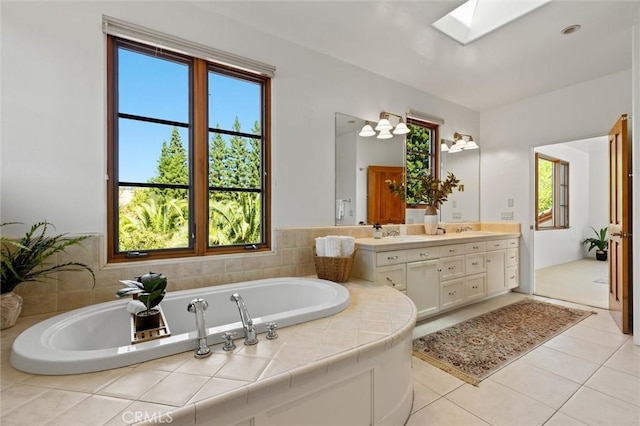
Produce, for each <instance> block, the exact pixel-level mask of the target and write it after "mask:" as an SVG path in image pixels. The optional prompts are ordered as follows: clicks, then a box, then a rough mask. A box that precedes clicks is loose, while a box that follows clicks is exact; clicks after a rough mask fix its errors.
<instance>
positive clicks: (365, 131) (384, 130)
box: [358, 111, 410, 139]
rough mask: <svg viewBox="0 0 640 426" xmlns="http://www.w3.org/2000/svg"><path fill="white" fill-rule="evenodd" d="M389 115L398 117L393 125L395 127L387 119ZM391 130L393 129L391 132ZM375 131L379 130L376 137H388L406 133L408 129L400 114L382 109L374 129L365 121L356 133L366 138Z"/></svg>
mask: <svg viewBox="0 0 640 426" xmlns="http://www.w3.org/2000/svg"><path fill="white" fill-rule="evenodd" d="M391 116H393V117H398V124H397V125H396V126H395V129H394V127H393V124H391V122H390V121H389V117H391ZM391 130H393V132H392V131H391ZM376 131H378V132H380V133H378V136H377V138H378V139H390V138H392V137H393V135H406V134H407V133H409V131H410V130H409V128H408V127H407V125H406V124H405V123H404V119H403V118H402V116H401V115H398V114H393V113H391V112H386V111H382V112H381V113H380V121H378V124H377V125H376V127H375V130H374V128H373V127H372V126H371V123H369V122H368V121H365V123H364V126H363V127H362V130H360V133H358V135H360V136H362V137H365V138H368V137H369V136H373V135H375V134H376ZM392 133H393V134H392Z"/></svg>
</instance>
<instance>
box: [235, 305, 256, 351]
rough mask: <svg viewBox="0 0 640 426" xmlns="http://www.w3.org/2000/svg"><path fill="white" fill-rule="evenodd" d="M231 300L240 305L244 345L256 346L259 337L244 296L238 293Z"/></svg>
mask: <svg viewBox="0 0 640 426" xmlns="http://www.w3.org/2000/svg"><path fill="white" fill-rule="evenodd" d="M230 300H231V301H232V302H236V304H237V305H238V311H240V320H241V321H242V327H243V328H244V344H245V345H255V344H256V343H258V337H257V332H256V328H255V327H254V326H253V320H252V319H251V317H250V316H249V311H248V310H247V305H245V304H244V300H242V296H240V295H239V294H238V293H233V294H232V295H231V299H230Z"/></svg>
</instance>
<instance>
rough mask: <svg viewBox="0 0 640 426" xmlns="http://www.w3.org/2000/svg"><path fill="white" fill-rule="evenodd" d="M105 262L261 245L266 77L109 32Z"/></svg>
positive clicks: (265, 233)
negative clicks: (115, 35) (106, 236)
mask: <svg viewBox="0 0 640 426" xmlns="http://www.w3.org/2000/svg"><path fill="white" fill-rule="evenodd" d="M107 63H108V68H109V78H108V92H109V97H108V103H109V105H108V110H109V120H108V151H109V152H108V162H109V163H108V171H109V184H108V198H109V207H110V208H109V209H108V227H109V230H108V231H109V232H108V249H109V260H110V261H124V260H127V259H150V258H168V257H180V256H194V255H205V254H214V253H234V252H242V251H245V250H261V249H268V248H269V244H270V238H269V235H270V222H269V217H268V214H267V212H268V211H269V193H268V190H269V170H268V167H269V158H270V157H269V139H268V135H269V128H268V127H269V89H270V79H269V77H267V76H263V75H258V74H254V73H250V72H246V71H241V70H238V69H233V68H230V67H227V66H224V65H221V64H217V63H213V62H211V61H206V60H204V59H200V58H196V57H190V56H186V55H183V54H178V53H173V52H171V51H167V50H165V49H159V48H156V47H151V46H147V45H144V44H140V43H136V42H132V41H128V40H124V39H120V38H117V37H112V36H109V37H108V58H107Z"/></svg>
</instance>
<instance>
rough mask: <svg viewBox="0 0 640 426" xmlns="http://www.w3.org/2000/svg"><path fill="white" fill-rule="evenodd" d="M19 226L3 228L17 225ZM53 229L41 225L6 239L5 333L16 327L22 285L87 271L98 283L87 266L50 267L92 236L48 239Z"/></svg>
mask: <svg viewBox="0 0 640 426" xmlns="http://www.w3.org/2000/svg"><path fill="white" fill-rule="evenodd" d="M15 224H18V222H8V223H2V224H0V227H4V226H5V225H15ZM49 227H52V228H54V229H55V227H54V226H53V225H52V224H51V223H49V222H47V221H43V222H38V223H36V224H34V225H33V226H31V228H30V229H29V230H28V231H27V232H26V234H25V235H24V236H23V237H22V238H20V239H19V240H14V239H11V238H7V237H4V236H3V237H2V238H1V242H2V249H1V250H0V255H1V262H0V263H1V276H0V278H1V285H0V286H1V288H2V290H1V294H2V296H1V297H2V329H5V328H9V327H12V326H13V325H14V324H15V323H16V320H17V319H18V316H19V315H20V312H21V310H22V298H21V297H20V296H19V295H17V294H16V293H14V289H15V288H16V287H17V286H18V284H20V283H23V282H30V281H43V280H44V279H46V278H50V277H51V276H52V275H53V274H55V273H56V272H66V271H83V270H84V271H87V272H89V273H90V274H91V276H92V278H93V282H94V283H95V279H96V276H95V274H94V273H93V270H92V269H91V268H90V267H89V266H88V265H85V264H84V263H80V262H64V263H54V264H53V265H51V264H50V263H47V261H49V260H50V258H51V257H52V256H54V255H56V254H58V253H61V252H64V251H65V250H66V248H67V247H70V246H74V245H76V244H80V243H81V242H82V241H84V240H86V239H87V238H89V237H90V235H80V236H76V237H69V236H68V234H66V233H65V234H59V235H53V236H50V235H47V231H48V229H49Z"/></svg>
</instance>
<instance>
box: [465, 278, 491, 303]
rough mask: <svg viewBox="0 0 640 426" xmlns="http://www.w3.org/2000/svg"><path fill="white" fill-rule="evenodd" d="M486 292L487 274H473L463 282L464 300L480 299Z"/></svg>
mask: <svg viewBox="0 0 640 426" xmlns="http://www.w3.org/2000/svg"><path fill="white" fill-rule="evenodd" d="M485 294H487V275H486V274H480V275H473V276H470V277H467V278H466V280H465V282H464V298H465V300H466V301H469V300H474V299H480V298H482V297H484V296H485Z"/></svg>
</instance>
